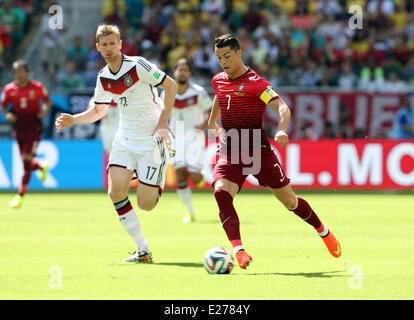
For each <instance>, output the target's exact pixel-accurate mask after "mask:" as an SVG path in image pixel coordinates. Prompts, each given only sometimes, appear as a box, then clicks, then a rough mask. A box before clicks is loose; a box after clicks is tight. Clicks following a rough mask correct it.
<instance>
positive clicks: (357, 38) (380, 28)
mask: <svg viewBox="0 0 414 320" xmlns="http://www.w3.org/2000/svg"><path fill="white" fill-rule="evenodd" d="M20 2H27V1H20ZM353 5H358V6H360V7H361V8H362V14H363V15H362V17H360V18H362V23H361V27H362V28H361V29H358V28H350V27H349V21H350V19H351V18H352V16H353V14H354V12H352V13H349V8H350V7H351V6H353ZM413 9H414V1H413V0H367V1H364V0H262V1H260V0H256V1H247V0H187V1H180V0H177V1H174V0H157V1H151V0H105V1H103V4H102V8H101V10H102V22H106V23H112V24H117V25H118V26H119V27H120V29H121V32H122V38H123V52H124V53H125V54H126V55H142V56H144V57H146V58H147V59H148V60H150V61H152V62H154V63H156V64H158V65H159V66H160V67H161V68H162V69H164V70H167V71H169V72H171V70H172V68H173V67H174V65H175V64H176V63H177V61H178V59H180V58H181V57H183V56H185V57H187V58H188V59H189V60H190V61H192V62H193V65H194V78H195V81H198V82H199V83H201V84H204V85H207V86H208V85H209V84H210V79H211V77H212V76H213V75H214V74H215V73H216V72H218V71H220V68H219V66H218V64H217V62H216V58H215V55H214V46H213V39H214V37H215V36H218V35H220V34H223V33H227V32H234V33H236V34H237V36H238V37H239V38H240V40H241V43H242V46H243V50H244V60H245V63H246V64H247V65H249V66H251V67H252V68H254V69H255V70H256V71H258V72H259V73H260V74H261V75H263V76H265V77H266V78H267V79H268V80H269V81H270V82H271V83H272V85H273V86H275V87H276V88H277V87H280V86H302V87H306V88H315V87H338V88H340V89H343V90H355V89H361V90H365V91H376V90H381V91H403V90H405V89H409V88H410V87H414V51H413V45H414V10H413ZM351 20H352V21H353V22H354V25H356V26H358V25H357V24H355V17H354V18H352V19H351ZM358 23H360V22H359V21H358ZM44 30H45V33H46V34H47V38H46V39H45V44H44V47H45V49H44V50H45V54H44V55H43V56H44V65H45V69H46V71H48V72H50V73H54V72H55V71H56V69H55V68H54V66H53V61H50V57H51V55H50V54H48V50H49V48H56V47H57V46H61V45H62V44H60V43H59V36H58V32H59V31H58V30H52V32H51V30H50V29H48V28H45V29H44ZM65 51H66V52H65V54H66V63H65V65H64V66H61V67H60V70H59V73H58V81H57V82H56V83H57V85H58V86H60V87H62V88H69V89H73V88H79V87H94V85H95V79H96V74H97V72H98V71H99V70H100V69H101V68H102V66H103V65H104V61H103V60H102V59H101V57H100V56H99V53H97V52H96V50H95V42H94V39H84V38H82V36H81V35H79V36H76V37H75V38H74V39H73V42H72V44H71V46H70V47H68V48H65ZM56 67H58V66H56Z"/></svg>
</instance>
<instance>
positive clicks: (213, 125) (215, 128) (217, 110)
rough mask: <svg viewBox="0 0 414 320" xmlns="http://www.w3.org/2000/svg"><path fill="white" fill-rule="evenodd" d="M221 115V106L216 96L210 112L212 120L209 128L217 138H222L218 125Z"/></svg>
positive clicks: (209, 121)
mask: <svg viewBox="0 0 414 320" xmlns="http://www.w3.org/2000/svg"><path fill="white" fill-rule="evenodd" d="M219 115H220V106H219V104H218V102H217V96H214V100H213V106H212V108H211V112H210V118H209V119H208V128H209V129H210V130H211V131H212V132H213V134H214V135H215V136H216V137H218V136H220V127H219V125H218V124H217V120H218V117H219Z"/></svg>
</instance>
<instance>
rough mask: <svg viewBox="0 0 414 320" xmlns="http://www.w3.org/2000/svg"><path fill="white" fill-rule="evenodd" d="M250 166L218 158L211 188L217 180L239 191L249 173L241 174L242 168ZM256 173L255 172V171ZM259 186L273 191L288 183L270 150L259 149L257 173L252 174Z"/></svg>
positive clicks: (288, 180)
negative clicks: (232, 183) (231, 183)
mask: <svg viewBox="0 0 414 320" xmlns="http://www.w3.org/2000/svg"><path fill="white" fill-rule="evenodd" d="M248 167H251V165H250V166H246V165H243V164H240V163H239V164H231V163H230V162H229V161H227V159H225V158H220V159H219V160H218V162H217V164H216V166H215V167H214V170H213V186H214V183H215V182H216V181H217V180H220V179H227V180H230V181H232V182H234V183H236V184H237V185H238V186H239V191H240V189H241V187H242V185H243V183H244V180H246V178H247V176H248V174H249V173H247V174H246V172H243V168H246V169H248ZM256 172H257V171H256ZM253 176H254V177H256V179H257V180H258V181H259V184H260V185H261V186H267V187H270V188H273V189H278V188H282V187H284V186H287V185H288V184H289V183H290V179H288V177H286V174H285V172H284V171H283V168H282V166H281V165H280V162H279V160H278V159H277V157H276V155H275V153H274V152H273V151H272V149H270V148H263V149H261V157H260V167H259V172H258V173H255V174H253Z"/></svg>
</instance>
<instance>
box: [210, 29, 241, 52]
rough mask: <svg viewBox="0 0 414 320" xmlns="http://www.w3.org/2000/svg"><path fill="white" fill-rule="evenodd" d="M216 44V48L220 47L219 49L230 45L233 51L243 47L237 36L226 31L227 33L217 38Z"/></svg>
mask: <svg viewBox="0 0 414 320" xmlns="http://www.w3.org/2000/svg"><path fill="white" fill-rule="evenodd" d="M214 45H215V46H216V48H219V49H221V48H224V47H230V49H231V50H233V51H237V50H239V49H240V48H241V47H240V42H239V39H237V37H236V36H234V35H232V34H230V33H226V34H223V35H221V36H219V37H217V38H215V39H214Z"/></svg>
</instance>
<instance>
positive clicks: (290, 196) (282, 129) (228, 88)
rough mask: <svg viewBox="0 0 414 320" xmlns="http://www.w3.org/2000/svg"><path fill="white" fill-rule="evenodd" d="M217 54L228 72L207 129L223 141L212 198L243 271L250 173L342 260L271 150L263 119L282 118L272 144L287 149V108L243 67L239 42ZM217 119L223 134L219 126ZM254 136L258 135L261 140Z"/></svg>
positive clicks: (227, 40) (224, 41)
mask: <svg viewBox="0 0 414 320" xmlns="http://www.w3.org/2000/svg"><path fill="white" fill-rule="evenodd" d="M215 53H216V56H217V59H218V62H219V64H220V66H221V67H222V68H223V70H224V71H223V72H221V73H218V74H216V75H215V76H214V77H213V79H212V85H213V88H214V91H215V93H216V95H215V97H214V100H213V107H212V110H211V114H210V119H209V123H208V126H209V128H210V129H211V130H214V132H216V135H217V136H220V150H219V151H220V156H219V160H218V162H217V164H216V166H215V167H214V171H213V186H214V196H215V198H216V201H217V204H218V207H219V210H220V219H221V221H222V226H223V228H224V230H225V232H226V234H227V237H228V239H229V240H230V242H231V244H232V245H233V248H234V254H235V256H236V258H237V261H238V262H239V265H240V267H241V268H243V269H244V268H246V266H247V265H249V263H250V261H252V257H251V256H249V255H248V254H247V253H246V251H245V250H244V247H243V245H242V241H241V236H240V222H239V218H238V215H237V212H236V210H235V208H234V205H233V199H234V197H235V196H236V194H237V193H238V192H239V191H240V189H241V187H242V185H243V182H244V180H245V179H246V177H247V175H248V174H249V173H250V174H253V175H254V176H255V177H256V178H257V179H258V181H259V183H260V185H262V186H267V187H268V188H269V189H270V190H271V192H272V193H273V194H274V195H275V197H276V198H277V199H278V200H279V201H281V202H282V203H283V205H284V206H285V207H286V208H287V209H288V210H290V211H292V212H294V213H295V214H296V215H297V216H299V217H300V218H301V219H303V220H304V221H305V222H306V223H308V224H310V225H311V226H312V227H313V228H315V230H316V232H317V233H318V234H319V236H320V237H321V238H322V239H323V241H324V242H325V245H326V246H327V248H328V250H329V252H330V253H331V255H333V256H334V257H339V256H340V255H341V247H340V245H339V242H338V241H337V240H336V239H335V237H334V236H333V234H332V232H330V230H329V229H328V227H327V226H326V225H325V224H323V223H322V222H321V220H320V219H319V218H318V216H317V215H316V213H315V212H314V211H313V209H312V208H311V207H310V205H309V204H308V202H306V200H304V199H302V198H300V197H298V196H297V195H296V194H295V193H294V191H293V190H292V188H291V186H290V183H289V182H290V180H289V179H288V178H287V177H286V175H285V173H284V172H283V169H282V166H281V165H280V163H279V161H278V159H277V157H276V155H275V154H274V152H273V151H272V150H271V148H270V144H269V141H268V139H267V138H266V135H265V132H264V130H263V126H262V122H263V114H264V111H265V108H266V106H269V107H270V108H272V109H273V110H274V111H275V112H277V114H278V116H279V123H278V127H277V132H276V135H275V137H274V139H275V141H276V142H277V143H278V144H279V145H280V146H281V147H284V146H286V145H287V144H288V143H289V137H288V135H287V133H286V130H287V128H288V125H289V121H290V110H289V108H288V106H287V105H286V103H285V102H284V101H283V99H282V98H281V97H280V96H279V95H278V94H277V93H276V92H275V91H274V90H273V89H272V87H271V85H270V84H269V83H268V81H267V80H265V79H264V78H262V77H261V76H260V75H258V74H257V73H256V72H255V71H254V70H252V69H251V68H249V67H247V66H245V65H244V63H243V60H242V50H241V49H240V43H239V40H238V39H237V38H236V37H235V36H233V35H230V34H226V35H222V36H220V37H218V38H216V39H215ZM219 116H220V119H221V124H222V127H223V129H224V130H223V129H221V128H220V127H219V126H218V124H217V122H216V121H217V119H218V117H219ZM243 129H245V130H247V131H248V133H249V136H248V138H249V139H244V140H243ZM231 130H232V131H231ZM230 132H232V136H230ZM234 132H237V133H238V134H239V138H240V140H239V141H240V143H237V140H235V141H233V139H234ZM240 133H241V136H240ZM255 133H256V134H257V133H258V137H256V136H255ZM229 138H230V139H229ZM255 138H258V139H257V140H256V139H255ZM252 140H253V141H252ZM252 142H253V144H252ZM234 147H236V150H237V152H238V153H237V154H235V153H234V152H232V151H233V150H230V149H235V148H234ZM246 151H248V152H249V154H251V152H252V151H253V155H254V156H253V162H251V163H247V161H243V152H246ZM240 154H241V159H242V160H241V162H239V161H236V158H238V159H240ZM255 155H256V156H255ZM234 156H237V157H234Z"/></svg>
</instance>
